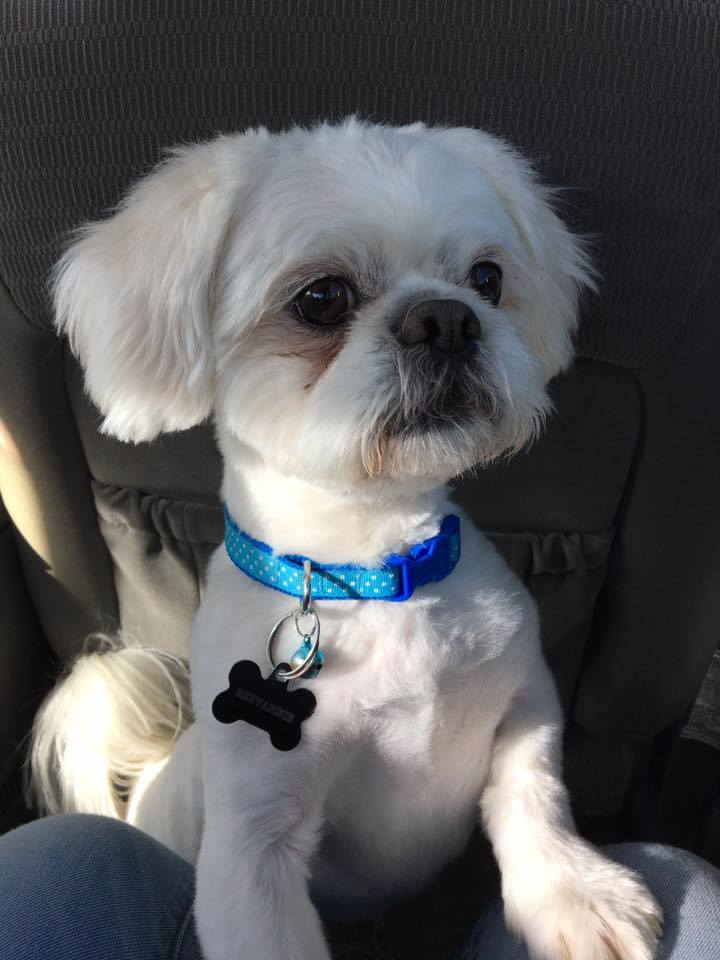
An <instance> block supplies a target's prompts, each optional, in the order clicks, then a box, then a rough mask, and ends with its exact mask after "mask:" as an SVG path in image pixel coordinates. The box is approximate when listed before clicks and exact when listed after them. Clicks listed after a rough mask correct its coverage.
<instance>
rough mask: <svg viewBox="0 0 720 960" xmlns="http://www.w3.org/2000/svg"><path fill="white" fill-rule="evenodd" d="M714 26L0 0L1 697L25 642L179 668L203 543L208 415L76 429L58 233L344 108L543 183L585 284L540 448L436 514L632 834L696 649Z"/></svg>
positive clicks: (693, 669) (324, 8)
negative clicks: (448, 515) (497, 564)
mask: <svg viewBox="0 0 720 960" xmlns="http://www.w3.org/2000/svg"><path fill="white" fill-rule="evenodd" d="M718 17H719V15H718V11H717V10H716V9H715V8H714V7H711V6H705V7H700V6H697V5H690V4H682V3H681V4H678V3H675V2H671V0H653V2H650V0H647V2H644V3H636V4H626V3H620V2H618V3H607V2H602V0H586V2H583V3H580V4H578V3H570V2H561V0H552V2H549V3H544V4H518V3H512V2H510V0H498V2H497V3H494V4H492V5H489V4H478V3H473V2H471V0H457V2H453V3H443V2H439V0H436V2H429V0H420V2H412V3H410V2H409V0H397V2H392V3H391V2H389V0H388V2H382V0H362V2H359V3H358V2H351V0H337V2H329V0H328V2H320V0H303V2H301V3H298V2H295V0H267V2H266V3H263V4H238V3H231V2H229V0H206V2H200V0H177V2H175V3H173V4H171V5H167V4H165V3H162V2H160V0H151V2H147V0H142V2H141V0H137V2H128V3H123V4H115V3H112V2H102V3H97V4H93V5H92V6H88V5H87V4H86V3H83V2H81V0H69V2H67V3H65V4H62V5H54V4H47V3H45V2H41V0H14V2H12V0H11V2H8V3H5V4H3V5H2V8H1V9H0V45H1V46H2V55H3V62H4V64H5V76H4V85H3V89H4V94H3V97H4V103H3V118H4V123H3V127H2V140H1V141H0V157H1V161H0V162H1V164H2V178H1V179H0V279H1V280H2V284H3V290H2V296H1V298H0V423H1V424H2V427H3V436H4V437H5V441H4V443H0V483H1V488H0V489H1V492H2V497H3V499H4V502H5V505H6V508H7V511H8V513H9V516H10V518H11V519H12V524H13V529H14V534H15V540H16V544H17V552H18V555H19V557H20V560H21V563H22V571H23V590H26V592H27V597H28V598H29V601H30V602H29V603H26V604H22V603H18V604H13V605H12V609H8V611H7V613H6V614H2V608H0V615H1V616H2V617H3V619H2V620H0V630H2V633H1V634H0V650H1V656H2V661H1V662H2V664H3V672H5V671H6V670H9V669H12V670H13V671H15V672H14V673H13V676H15V677H17V678H18V679H17V685H16V687H14V689H18V690H19V689H22V690H23V691H24V692H23V693H22V694H21V695H18V696H22V698H24V702H25V701H26V700H27V699H28V697H29V692H28V691H34V692H38V691H40V690H41V689H42V688H43V685H44V684H45V685H46V684H47V683H48V682H50V679H51V671H48V670H47V669H45V671H44V672H43V667H42V662H43V661H42V657H41V656H40V654H38V656H37V657H34V658H28V657H27V656H26V654H27V647H26V644H27V643H29V640H27V637H29V636H30V635H32V637H33V638H34V639H33V643H36V644H37V645H38V650H40V651H42V650H45V649H46V648H45V646H44V644H45V642H47V645H49V648H50V649H51V650H52V651H53V654H54V656H55V658H56V660H57V662H58V663H60V662H63V661H66V660H67V659H68V658H70V657H71V656H72V655H73V654H74V653H75V652H76V651H77V650H78V649H79V648H80V646H81V644H82V641H83V638H84V636H85V635H86V634H88V633H89V632H91V631H93V630H96V629H98V628H104V629H112V628H114V627H116V626H122V627H123V628H124V629H129V630H131V631H133V632H135V633H137V634H138V635H139V636H140V637H141V638H143V639H144V640H146V641H147V642H151V643H153V644H161V645H164V646H167V647H170V648H173V649H181V648H182V646H183V644H184V642H185V638H186V636H187V631H188V627H189V623H190V620H191V617H192V614H193V611H194V609H195V608H196V605H197V603H198V600H199V597H200V595H201V592H202V581H203V571H204V566H205V563H206V560H207V557H208V554H209V552H210V551H211V549H212V548H213V546H214V545H215V544H216V543H218V542H219V540H220V538H221V535H222V516H221V509H220V506H219V504H218V501H217V491H218V485H219V476H220V463H219V458H218V454H217V451H216V449H215V446H214V442H213V438H212V431H211V429H210V427H209V425H207V426H204V427H202V428H198V429H196V430H192V431H189V432H187V433H185V434H180V435H176V436H168V437H164V438H163V439H161V440H159V441H158V442H156V443H153V444H151V445H148V444H145V445H139V446H135V447H133V446H127V445H123V444H120V443H117V442H116V441H113V440H111V439H109V438H108V437H105V436H103V435H102V434H100V433H99V431H98V416H97V412H96V411H95V410H94V409H93V408H92V406H91V405H90V403H89V401H88V400H87V398H86V397H85V395H84V393H83V389H82V381H81V375H80V372H79V370H78V368H77V365H76V364H75V362H74V360H73V359H72V357H71V356H70V354H69V352H68V350H67V347H66V345H65V344H64V343H62V342H59V341H58V340H57V339H56V337H55V335H54V333H53V332H52V329H51V327H50V320H51V317H50V312H49V310H50V307H49V303H48V297H47V286H46V282H47V276H48V271H49V269H50V267H51V264H52V263H53V261H54V260H55V259H56V257H57V255H58V252H59V251H60V250H61V248H62V244H63V242H64V237H65V236H66V234H67V231H69V230H70V229H71V228H73V227H75V226H76V225H77V224H78V223H80V222H82V221H83V220H85V219H88V218H92V217H97V216H98V215H100V214H101V213H102V212H103V211H105V210H107V209H108V208H109V207H110V206H112V204H114V203H115V202H116V201H117V200H118V199H119V197H120V196H121V195H122V193H123V192H124V191H125V189H126V188H127V186H128V185H129V184H130V183H131V182H132V181H133V179H134V178H136V177H137V176H138V174H139V173H140V172H142V171H144V170H146V169H147V168H148V167H149V166H150V165H151V164H153V163H154V162H156V161H157V160H158V159H159V157H160V156H161V155H162V151H163V149H164V148H166V147H168V146H171V145H173V144H175V143H177V142H179V141H191V140H197V139H201V138H203V137H208V136H210V135H212V134H213V133H215V132H216V131H219V130H234V129H242V128H243V127H245V126H247V125H254V124H260V123H262V124H266V125H269V126H271V127H273V128H277V127H282V126H286V125H288V124H289V123H291V122H307V121H310V120H312V119H315V118H325V117H341V116H343V115H346V114H348V113H351V112H355V111H358V112H360V113H361V114H363V115H367V116H371V117H373V118H376V119H380V120H384V121H388V122H391V123H401V122H403V123H404V122H410V121H414V120H417V119H422V120H425V121H426V122H431V123H432V122H442V123H463V124H468V125H473V126H479V127H485V128H488V129H490V130H492V131H495V132H498V133H501V134H503V135H505V136H507V137H508V138H509V139H511V140H512V141H513V142H515V143H516V144H517V145H518V146H519V147H521V148H522V149H523V150H524V151H525V152H526V153H528V154H529V155H530V156H531V157H533V158H534V159H535V160H536V161H537V163H538V165H539V167H540V169H541V171H542V173H543V175H544V176H545V177H546V178H547V179H548V180H549V181H550V182H553V183H556V184H561V185H564V186H567V187H568V188H571V189H569V190H568V191H567V192H566V193H565V195H564V197H563V203H564V205H565V207H566V209H567V215H568V217H569V218H570V220H571V222H573V223H574V225H575V226H576V227H577V228H578V229H580V230H582V231H583V232H586V233H589V234H592V235H593V237H594V238H595V240H594V241H593V242H594V248H595V251H596V259H597V262H598V265H599V268H600V271H601V275H602V278H603V279H602V285H601V291H600V295H599V296H598V297H597V298H595V299H594V300H593V301H592V302H588V303H587V305H586V309H585V314H584V318H583V323H582V326H581V331H580V334H579V338H578V361H577V363H576V364H575V365H574V367H573V368H572V370H570V371H569V372H568V373H567V374H565V375H563V376H561V377H559V378H558V379H557V381H556V382H555V384H554V385H553V396H554V400H555V405H556V415H555V417H554V418H553V419H552V421H551V422H550V424H549V427H548V430H547V433H546V435H545V436H544V438H543V439H542V440H541V441H539V442H538V443H537V444H536V445H535V446H534V447H533V448H532V449H531V450H530V451H528V452H527V453H526V454H523V455H521V456H519V457H517V458H515V459H514V460H512V461H511V462H509V463H501V464H498V465H497V466H495V467H493V468H492V469H488V470H485V471H482V472H480V473H477V474H476V475H474V476H472V477H467V478H463V479H461V480H460V481H459V482H458V484H457V496H458V499H459V500H460V501H461V502H462V503H463V505H464V506H465V507H466V508H467V509H468V510H469V511H470V513H471V515H472V516H473V518H474V520H475V522H476V523H477V524H478V525H479V526H480V527H481V528H483V529H484V530H487V531H488V532H489V533H490V534H491V535H492V537H493V539H494V540H495V542H496V543H497V545H498V546H499V548H500V549H501V550H502V552H503V553H504V555H505V556H506V558H507V559H508V562H510V563H511V564H512V565H513V567H514V568H515V569H516V570H517V571H518V572H519V573H520V574H521V576H523V577H524V579H525V580H526V582H527V583H528V584H529V586H530V588H531V589H532V590H533V592H534V594H535V596H536V597H537V599H538V602H539V604H540V609H541V614H542V623H543V640H544V643H545V648H546V651H547V655H548V658H549V660H550V663H551V665H552V667H553V670H554V672H555V675H556V677H557V680H558V684H559V688H560V691H561V695H562V698H563V702H564V704H565V707H566V710H567V712H568V717H569V730H568V737H567V764H566V766H567V777H568V780H569V783H570V785H571V787H572V790H573V796H574V801H575V805H576V809H577V812H578V814H579V816H580V817H581V818H582V819H583V822H585V821H586V820H587V821H588V822H589V821H592V823H593V824H594V829H595V830H596V832H598V834H599V835H600V834H602V830H601V826H600V825H602V824H606V825H608V824H611V826H608V827H607V832H609V833H610V834H612V835H613V836H616V837H618V838H620V839H629V838H631V837H633V836H640V835H643V833H647V832H651V831H652V824H651V822H650V821H649V820H648V817H649V816H650V813H649V811H651V809H652V804H650V806H648V804H647V803H646V799H647V796H648V791H649V790H650V787H651V786H652V783H653V782H654V780H653V778H656V777H657V775H658V774H657V770H656V769H655V767H654V766H653V764H654V763H655V761H656V760H657V759H658V758H659V760H660V761H661V759H662V756H663V755H664V753H663V752H664V751H665V749H666V746H667V737H668V735H669V734H668V731H670V732H672V731H673V730H674V729H675V728H676V727H677V726H678V725H679V724H681V723H682V721H683V719H684V717H685V716H686V714H687V711H688V710H689V708H690V706H691V705H692V703H693V701H694V699H695V696H696V694H697V691H698V689H699V688H700V685H701V682H702V680H703V677H704V675H705V672H706V669H707V667H708V664H709V663H710V660H711V658H712V655H713V651H714V649H715V647H716V646H717V642H718V634H717V626H716V625H717V623H718V618H719V615H720V559H719V558H720V554H719V552H718V548H717V543H718V536H719V535H720V510H719V509H718V506H717V502H716V498H717V493H716V491H717V482H718V478H720V469H719V468H720V444H719V443H718V420H719V414H718V411H719V410H720V378H719V377H718V376H717V373H716V365H717V362H718V354H719V353H720V349H719V348H720V334H719V333H718V329H719V327H718V322H717V321H718V310H719V307H720V270H719V267H720V259H719V258H720V246H718V236H719V235H720V233H719V229H718V228H719V227H720V186H719V185H720V178H718V176H717V170H718V153H719V149H720V124H718V123H717V120H718V117H719V116H720V111H719V109H718V108H719V107H720V88H719V87H718V84H717V79H716V55H717V40H718V30H719V27H718V23H719V20H718ZM13 549H14V548H13ZM35 618H36V619H35ZM29 623H31V627H29V626H28V624H29ZM3 696H4V699H3V701H2V702H1V703H0V710H2V712H3V715H4V716H3V719H6V718H9V717H11V716H13V717H14V716H15V715H16V714H17V706H18V705H17V697H16V696H15V694H14V693H13V692H12V691H10V692H8V693H7V694H4V695H3ZM23 722H24V721H23ZM21 726H22V724H21ZM14 736H15V742H17V739H18V737H19V736H20V730H19V729H18V730H17V731H16V733H15V734H14ZM3 749H5V751H6V753H5V756H4V757H0V770H1V769H2V766H1V765H2V763H3V761H5V763H6V765H7V764H8V763H10V761H9V760H8V757H9V756H10V747H9V746H8V747H4V748H3ZM10 766H12V764H10ZM6 811H7V812H6V822H9V819H12V818H13V817H15V818H16V817H17V816H18V815H19V814H18V808H17V806H14V807H13V806H11V805H10V800H8V801H7V803H6Z"/></svg>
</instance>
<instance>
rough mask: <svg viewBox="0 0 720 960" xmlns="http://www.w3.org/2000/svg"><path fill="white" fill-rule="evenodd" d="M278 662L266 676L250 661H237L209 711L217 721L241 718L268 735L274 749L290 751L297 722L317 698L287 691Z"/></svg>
mask: <svg viewBox="0 0 720 960" xmlns="http://www.w3.org/2000/svg"><path fill="white" fill-rule="evenodd" d="M288 669H289V667H288V665H287V664H282V663H281V664H280V665H279V666H278V667H276V668H275V670H273V672H272V673H271V674H270V676H269V677H267V679H264V678H263V676H262V674H261V673H260V667H259V666H258V665H257V664H256V663H254V662H253V661H252V660H240V661H239V663H236V664H235V666H234V667H232V669H231V670H230V675H229V677H228V684H229V686H228V689H227V690H223V691H222V693H219V694H218V695H217V696H216V697H215V699H214V700H213V705H212V712H213V716H214V717H215V719H216V720H219V721H220V723H234V722H235V721H236V720H244V721H245V723H250V724H252V725H253V727H259V728H260V730H265V732H266V733H269V734H270V743H271V744H272V745H273V746H274V747H275V748H276V749H277V750H292V749H293V748H294V747H296V746H297V745H298V744H299V743H300V737H301V734H302V732H301V729H300V727H301V725H302V722H303V720H307V718H308V717H309V716H311V715H312V713H314V711H315V707H316V705H317V701H316V700H315V696H314V694H313V693H311V691H310V690H306V689H304V688H303V689H300V690H288V688H287V681H286V680H278V679H277V677H276V674H277V672H278V671H279V670H288Z"/></svg>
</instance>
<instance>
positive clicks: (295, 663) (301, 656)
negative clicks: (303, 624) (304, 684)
mask: <svg viewBox="0 0 720 960" xmlns="http://www.w3.org/2000/svg"><path fill="white" fill-rule="evenodd" d="M312 645H313V641H312V637H310V636H307V635H306V636H304V637H303V642H302V644H301V645H300V646H299V647H298V648H297V650H296V651H295V653H294V654H293V655H292V658H291V660H290V667H291V669H293V670H296V669H297V668H298V667H299V666H300V665H301V664H302V663H304V662H305V660H307V658H308V657H309V656H310V651H311V650H312ZM324 662H325V655H324V654H323V652H322V650H318V652H317V653H316V654H315V659H314V660H313V663H312V666H311V667H310V669H309V670H307V671H306V672H305V673H304V674H303V679H304V680H313V679H314V678H315V677H316V676H317V675H318V674H319V673H320V671H321V670H322V667H323V663H324Z"/></svg>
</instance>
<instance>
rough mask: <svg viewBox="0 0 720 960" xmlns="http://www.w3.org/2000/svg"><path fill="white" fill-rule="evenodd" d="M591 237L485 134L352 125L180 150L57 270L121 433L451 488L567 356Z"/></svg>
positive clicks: (524, 435)
mask: <svg viewBox="0 0 720 960" xmlns="http://www.w3.org/2000/svg"><path fill="white" fill-rule="evenodd" d="M587 283H588V266H587V262H586V259H585V257H584V254H583V252H582V249H581V247H580V245H579V243H578V241H577V239H576V238H574V237H573V236H572V235H571V234H570V233H569V232H568V230H567V229H566V228H565V227H564V225H563V224H562V222H561V221H560V220H559V219H558V217H557V216H556V215H555V213H554V212H553V210H552V209H551V206H550V203H549V192H548V191H547V190H546V189H544V188H543V187H541V186H540V185H539V184H538V182H537V180H536V178H535V177H534V175H533V173H532V171H531V170H530V169H529V167H528V165H527V164H526V163H525V162H524V161H523V160H522V159H521V158H520V157H519V156H518V155H517V154H516V153H515V152H514V151H513V150H512V149H511V148H510V147H508V146H507V145H506V144H504V143H502V142H501V141H499V140H497V139H495V138H493V137H491V136H489V135H487V134H483V133H480V132H477V131H474V130H469V129H445V128H435V129H432V128H426V127H424V126H422V125H420V124H418V125H415V126H412V127H405V128H399V129H397V128H391V127H384V126H372V125H367V124H364V123H360V122H358V121H355V120H350V121H347V122H345V123H343V124H341V125H338V126H329V125H322V126H318V127H316V128H314V129H311V130H304V129H295V130H291V131H290V132H288V133H284V134H280V135H270V134H268V133H266V132H265V131H262V130H261V131H253V132H249V133H245V134H242V135H237V136H228V137H221V138H219V139H218V140H215V141H213V142H211V143H207V144H201V145H199V146H193V147H189V148H183V149H181V150H178V151H176V152H175V153H174V154H173V155H172V157H171V158H170V159H169V160H167V161H166V162H165V163H164V164H162V165H161V166H160V167H159V168H158V169H157V170H156V171H155V172H154V173H152V174H150V175H149V176H148V177H147V178H145V179H144V180H143V181H141V182H140V183H139V184H138V185H137V186H136V187H135V188H134V189H133V190H132V191H131V193H130V194H129V196H128V197H127V199H126V200H125V202H124V203H123V204H122V206H121V207H120V209H119V210H118V211H117V212H116V213H115V215H114V216H113V217H111V218H110V219H108V220H105V221H103V222H100V223H96V224H93V225H91V226H89V227H87V228H86V229H85V230H84V232H83V234H82V236H81V238H80V239H79V240H78V242H77V243H76V244H75V245H74V246H73V247H72V248H71V249H70V250H69V251H68V253H67V254H66V256H65V257H64V259H63V260H62V261H61V263H60V265H59V267H58V271H57V275H56V280H55V288H54V289H55V302H56V307H57V322H58V326H59V328H60V329H61V330H63V331H65V332H67V333H68V334H69V337H70V340H71V343H72V345H73V348H74V349H75V351H76V353H77V354H78V356H79V357H80V359H81V361H82V363H83V366H84V368H85V374H86V383H87V387H88V390H89V392H90V394H91V396H92V397H93V399H94V400H95V402H96V403H97V404H98V406H99V407H100V410H101V411H102V413H103V415H104V429H105V430H106V431H107V432H109V433H112V434H114V435H116V436H118V437H120V438H121V439H124V440H133V441H141V440H150V439H152V438H153V437H155V436H156V435H157V434H158V433H160V432H163V431H173V430H182V429H185V428H187V427H190V426H192V425H193V424H196V423H198V422H199V421H201V420H203V419H204V418H205V417H207V416H208V414H210V412H211V411H213V410H214V413H215V418H216V423H217V425H218V429H219V431H220V433H221V435H224V436H230V437H234V438H237V439H238V440H240V441H241V442H243V443H245V444H247V445H249V446H250V447H251V448H253V449H254V450H255V451H257V452H259V453H260V455H261V456H262V457H263V458H264V459H265V460H267V461H269V462H271V463H273V464H274V465H276V466H277V467H279V468H280V469H282V470H284V471H286V472H289V473H293V474H296V475H298V476H302V477H308V478H312V479H314V480H316V481H320V482H323V481H325V482H326V483H329V484H332V485H334V486H342V487H345V488H354V487H357V486H358V485H368V484H378V483H386V482H391V483H397V482H399V481H419V482H421V483H425V482H428V483H435V482H440V481H444V480H446V479H448V478H449V477H450V476H452V475H454V474H456V473H458V472H460V471H461V470H463V469H465V468H467V467H470V466H472V465H473V464H476V463H482V462H487V461H489V460H491V459H493V458H495V457H497V456H498V455H500V454H502V453H506V452H509V451H513V450H516V449H518V448H519V447H521V446H522V445H523V444H524V443H525V442H526V441H527V440H528V439H529V438H530V437H531V436H532V435H533V433H534V432H535V430H536V429H537V426H538V424H539V422H540V421H541V420H542V417H543V414H544V412H545V411H546V409H547V396H546V385H547V383H548V381H549V379H550V378H551V377H552V376H553V375H554V374H555V373H557V372H558V371H559V370H561V369H562V368H563V367H564V366H566V365H567V363H568V362H569V360H570V357H571V335H572V332H573V330H574V328H575V324H576V314H577V298H578V293H579V291H580V289H581V287H582V286H583V285H584V284H587Z"/></svg>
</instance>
